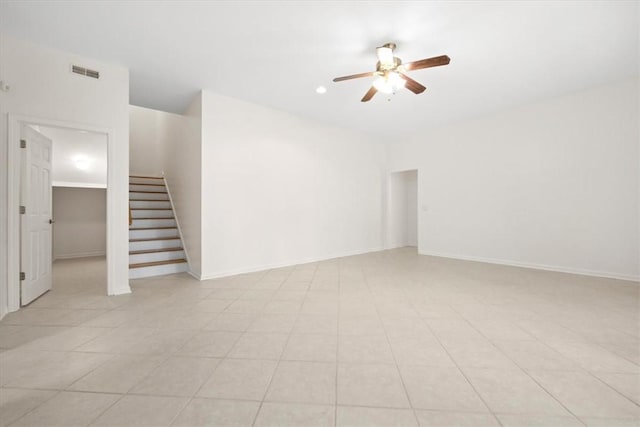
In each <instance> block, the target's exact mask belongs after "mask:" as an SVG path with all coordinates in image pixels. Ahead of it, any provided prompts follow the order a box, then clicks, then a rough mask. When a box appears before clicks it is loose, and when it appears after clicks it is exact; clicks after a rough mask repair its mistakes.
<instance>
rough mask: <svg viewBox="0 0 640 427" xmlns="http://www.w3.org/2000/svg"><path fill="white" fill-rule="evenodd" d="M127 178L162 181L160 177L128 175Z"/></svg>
mask: <svg viewBox="0 0 640 427" xmlns="http://www.w3.org/2000/svg"><path fill="white" fill-rule="evenodd" d="M129 178H145V179H162V177H161V176H142V175H129Z"/></svg>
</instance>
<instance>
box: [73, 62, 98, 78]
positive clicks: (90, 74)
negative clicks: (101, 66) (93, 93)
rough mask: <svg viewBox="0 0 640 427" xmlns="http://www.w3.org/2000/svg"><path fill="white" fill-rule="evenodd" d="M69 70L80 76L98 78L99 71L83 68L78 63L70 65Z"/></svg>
mask: <svg viewBox="0 0 640 427" xmlns="http://www.w3.org/2000/svg"><path fill="white" fill-rule="evenodd" d="M71 72H72V73H76V74H80V75H81V76H87V77H92V78H94V79H99V78H100V72H99V71H96V70H90V69H88V68H84V67H81V66H79V65H72V66H71Z"/></svg>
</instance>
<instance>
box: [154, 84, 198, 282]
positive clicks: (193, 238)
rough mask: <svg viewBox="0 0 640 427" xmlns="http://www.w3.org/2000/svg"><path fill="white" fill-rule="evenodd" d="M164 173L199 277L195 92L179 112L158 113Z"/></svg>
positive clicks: (194, 268)
mask: <svg viewBox="0 0 640 427" xmlns="http://www.w3.org/2000/svg"><path fill="white" fill-rule="evenodd" d="M161 118H162V120H161V121H160V129H161V130H160V133H161V134H162V135H163V139H162V141H163V146H164V150H165V157H164V174H165V178H166V180H167V186H168V187H169V191H170V193H171V198H172V200H173V205H174V208H175V214H176V218H177V220H178V223H179V225H180V231H181V233H182V237H183V240H184V242H183V243H184V247H185V251H186V253H187V257H188V260H189V270H190V271H191V273H192V274H193V275H194V276H196V277H200V274H201V271H202V267H201V262H202V239H203V237H202V208H201V206H202V198H205V197H207V195H206V194H203V192H202V184H201V183H202V120H201V96H200V95H199V94H198V95H197V96H196V97H195V98H194V100H193V101H192V102H191V105H190V106H189V107H188V108H187V110H186V111H185V112H184V114H183V115H176V114H167V113H162V115H161Z"/></svg>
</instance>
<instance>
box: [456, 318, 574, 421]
mask: <svg viewBox="0 0 640 427" xmlns="http://www.w3.org/2000/svg"><path fill="white" fill-rule="evenodd" d="M454 310H455V309H454ZM456 312H457V310H456ZM458 314H459V313H458ZM461 317H462V319H463V320H464V321H465V322H466V323H467V324H468V325H469V326H470V327H471V328H473V329H474V330H475V331H477V332H478V333H479V334H480V335H481V336H483V337H484V338H485V339H486V340H487V341H488V342H489V343H490V344H491V346H492V347H493V348H495V349H496V350H498V352H500V353H501V354H502V355H503V356H505V357H506V358H507V359H509V360H510V361H511V362H512V363H513V364H514V365H516V366H517V367H518V368H519V369H520V370H521V371H522V372H523V373H524V374H525V375H526V376H527V377H529V378H530V379H531V380H532V381H533V382H534V383H536V384H537V385H538V387H540V388H541V389H542V390H544V392H545V393H547V395H548V396H549V397H551V398H552V399H553V400H555V401H556V402H557V403H558V404H559V405H560V406H562V407H563V408H564V409H565V410H566V411H567V412H568V413H569V414H571V415H572V416H573V417H574V418H575V419H576V420H578V421H579V422H580V423H582V424H585V423H584V421H582V419H581V418H579V417H578V416H577V415H576V414H574V413H573V412H572V411H571V410H570V409H569V408H567V407H566V406H565V404H564V403H562V402H561V401H560V400H559V399H558V398H556V396H554V395H553V394H552V393H551V392H550V391H549V390H547V389H546V387H544V386H543V385H542V384H540V383H539V382H538V381H537V380H536V379H535V378H534V377H533V376H531V374H529V372H527V371H526V370H525V369H524V368H523V367H522V366H520V365H519V364H518V363H517V362H516V361H515V360H513V358H512V357H509V355H508V354H506V352H504V351H502V350H501V349H500V348H499V347H498V346H496V345H495V344H494V343H493V341H492V340H490V339H489V337H487V336H486V335H485V334H483V333H482V331H480V330H479V329H478V328H476V327H475V326H474V325H473V324H472V323H471V322H470V321H469V320H468V319H467V318H466V317H464V316H462V315H461ZM525 332H526V331H525ZM533 338H534V339H535V340H536V341H538V339H537V337H535V336H534V337H533ZM585 425H586V424H585Z"/></svg>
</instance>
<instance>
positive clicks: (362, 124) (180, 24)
mask: <svg viewBox="0 0 640 427" xmlns="http://www.w3.org/2000/svg"><path fill="white" fill-rule="evenodd" d="M638 21H639V13H638V2H636V1H626V2H616V1H611V0H609V1H603V2H592V1H584V2H580V1H575V2H561V1H555V2H551V1H538V2H524V1H513V2H506V1H503V2H498V1H496V2H486V1H473V2H465V1H458V2H418V1H406V2H401V1H393V2H381V1H375V2H364V1H361V2H356V1H344V2H338V1H335V2H333V1H331V2H330V1H316V2H311V1H298V2H293V1H258V2H241V1H229V2H213V1H212V2H187V1H183V2H175V1H171V2H160V1H154V2H142V1H139V2H134V1H129V2H115V1H109V2H93V1H91V2H88V1H87V2H75V1H71V2H60V1H56V2H50V1H44V2H39V1H28V2H26V1H22V2H15V1H8V2H7V1H3V2H2V3H1V4H0V28H2V31H4V32H7V33H9V34H13V35H14V36H16V37H19V38H23V39H27V40H32V41H35V42H36V43H40V44H43V45H48V46H51V47H55V48H59V49H63V50H67V51H71V52H73V53H76V54H81V55H85V56H91V57H95V58H98V59H102V60H106V61H110V62H116V63H120V64H123V65H125V66H127V67H128V68H130V72H131V103H132V104H134V105H140V106H144V107H149V108H155V109H160V110H165V111H170V112H181V111H182V110H183V109H184V108H185V107H186V106H187V104H188V103H189V101H190V100H191V98H192V97H193V95H194V94H195V93H197V91H198V90H200V89H201V88H204V89H209V90H212V91H215V92H218V93H221V94H224V95H228V96H233V97H236V98H240V99H244V100H248V101H252V102H255V103H258V104H262V105H266V106H270V107H274V108H278V109H281V110H285V111H289V112H291V113H294V114H298V115H301V116H304V117H309V118H312V119H316V120H319V121H322V122H327V123H332V124H336V125H339V126H344V127H349V128H355V129H359V130H363V131H370V132H376V133H379V134H382V135H386V136H392V135H405V134H407V133H410V132H415V131H418V130H421V129H423V128H426V127H429V126H434V125H438V124H442V123H445V122H451V121H454V120H460V119H465V118H469V117H474V116H478V115H482V114H486V113H489V112H492V111H497V110H501V109H505V108H508V107H512V106H516V105H521V104H526V103H530V102H535V101H536V100H540V99H543V98H547V97H551V96H556V95H561V94H565V93H569V92H573V91H576V90H580V89H584V88H587V87H591V86H595V85H599V84H604V83H607V82H610V81H613V80H617V79H622V78H625V77H630V76H632V75H636V74H637V73H638V62H639V53H638ZM388 41H393V42H395V43H397V45H398V48H397V50H396V55H397V56H399V57H400V58H402V59H403V60H404V61H405V62H409V61H413V60H417V59H422V58H425V57H431V56H437V55H442V54H447V55H449V56H450V57H451V64H450V65H448V66H445V67H438V68H433V69H426V70H418V71H414V72H412V73H411V76H412V77H413V78H415V79H416V80H418V81H419V82H421V83H423V84H424V85H425V86H427V91H426V92H425V93H423V94H422V95H418V96H416V95H413V94H412V93H410V92H408V91H402V92H400V93H398V94H396V95H395V96H394V97H393V98H392V99H391V102H387V99H386V98H385V97H384V96H382V95H380V94H378V95H376V96H375V97H374V99H373V101H372V102H369V103H361V102H359V100H360V98H361V97H362V96H363V95H364V93H365V92H366V91H367V89H368V87H369V86H370V83H371V81H370V80H368V79H359V80H353V81H347V82H341V83H333V82H331V79H332V78H333V77H336V76H341V75H345V74H353V73H359V72H365V71H369V70H372V69H373V68H374V67H375V62H376V56H375V47H376V46H379V45H381V44H383V43H385V42H388ZM318 85H324V86H326V87H327V89H328V92H327V93H326V94H325V95H318V94H316V93H315V88H316V87H317V86H318Z"/></svg>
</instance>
